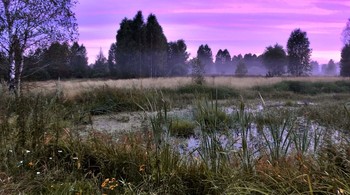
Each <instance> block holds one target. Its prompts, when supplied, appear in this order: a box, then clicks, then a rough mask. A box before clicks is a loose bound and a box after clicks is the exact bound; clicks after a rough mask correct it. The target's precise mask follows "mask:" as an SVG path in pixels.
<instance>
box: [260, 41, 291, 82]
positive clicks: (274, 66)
mask: <svg viewBox="0 0 350 195" xmlns="http://www.w3.org/2000/svg"><path fill="white" fill-rule="evenodd" d="M262 55H263V64H264V65H265V67H266V68H267V69H268V73H269V75H271V76H280V75H282V74H283V73H284V72H285V66H286V62H287V55H286V52H285V51H284V50H283V47H282V46H281V45H278V44H276V45H274V46H273V47H272V46H269V47H267V48H266V50H265V52H264V53H263V54H262Z"/></svg>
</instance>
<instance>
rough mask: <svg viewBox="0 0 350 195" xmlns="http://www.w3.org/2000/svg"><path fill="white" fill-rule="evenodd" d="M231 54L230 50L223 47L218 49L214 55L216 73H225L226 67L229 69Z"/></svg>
mask: <svg viewBox="0 0 350 195" xmlns="http://www.w3.org/2000/svg"><path fill="white" fill-rule="evenodd" d="M231 65H232V63H231V55H230V52H229V51H228V50H227V49H225V50H221V49H219V51H218V53H217V54H216V56H215V67H216V73H217V74H221V75H222V74H225V73H226V72H227V70H228V69H231V68H230V66H231Z"/></svg>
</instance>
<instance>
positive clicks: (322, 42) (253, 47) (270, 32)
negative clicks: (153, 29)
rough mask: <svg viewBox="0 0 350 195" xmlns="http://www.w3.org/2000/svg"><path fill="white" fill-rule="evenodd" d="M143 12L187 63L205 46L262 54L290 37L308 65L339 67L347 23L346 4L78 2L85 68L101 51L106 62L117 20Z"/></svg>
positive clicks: (309, 0) (308, 0)
mask: <svg viewBox="0 0 350 195" xmlns="http://www.w3.org/2000/svg"><path fill="white" fill-rule="evenodd" d="M138 10H142V12H143V15H144V18H145V19H146V18H147V16H148V15H149V14H150V13H153V14H155V15H156V16H157V19H158V22H159V23H160V25H161V26H162V27H163V31H164V33H165V36H166V37H167V39H168V42H169V41H176V40H178V39H184V40H185V42H186V44H187V47H188V52H189V53H191V57H194V56H195V55H196V52H197V49H198V47H199V46H200V45H201V44H208V45H209V47H211V49H212V51H213V55H214V56H213V57H214V58H215V55H216V53H217V51H218V50H219V49H228V50H229V52H230V54H231V55H232V56H233V55H238V54H245V53H255V54H261V53H263V52H264V50H265V48H266V47H267V46H269V45H274V44H275V43H279V44H281V45H282V46H283V47H284V48H285V47H286V44H287V40H288V38H289V35H290V33H291V31H293V30H294V29H295V28H301V29H302V30H303V31H306V32H307V35H308V38H309V40H310V47H311V48H312V49H313V52H312V59H314V60H317V61H319V62H320V63H327V62H328V61H329V59H334V60H335V61H339V59H340V50H341V48H342V42H341V32H342V30H343V28H344V27H345V24H346V22H347V20H348V18H349V17H350V11H349V10H350V1H348V0H220V1H218V0H186V1H183V0H176V1H175V0H174V1H170V0H99V1H96V0H80V1H79V4H78V5H77V7H76V8H75V12H76V16H77V19H78V24H79V33H80V37H79V43H80V44H84V45H85V47H86V48H87V51H88V57H89V63H93V62H94V61H95V58H96V55H97V54H98V52H99V50H100V48H102V50H103V53H104V54H105V56H106V57H107V54H108V50H109V47H110V45H111V43H113V42H115V36H116V32H117V30H118V29H119V24H120V22H121V20H122V19H123V18H125V17H127V18H133V17H134V16H135V14H136V12H137V11H138Z"/></svg>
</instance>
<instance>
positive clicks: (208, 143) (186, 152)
mask: <svg viewBox="0 0 350 195" xmlns="http://www.w3.org/2000/svg"><path fill="white" fill-rule="evenodd" d="M26 85H27V86H26V89H27V90H28V91H25V92H24V93H23V95H22V96H21V97H18V98H15V97H13V96H12V95H11V94H9V93H8V92H7V91H6V88H4V87H3V88H1V89H0V109H1V112H0V132H1V133H0V159H2V161H1V162H0V194H23V193H24V194H350V140H349V133H350V122H349V121H350V103H349V102H350V80H349V79H348V78H338V77H305V78H262V77H249V78H234V77H207V78H206V84H205V85H195V84H192V83H191V78H189V77H186V78H159V79H140V80H136V79H135V80H115V81H112V80H104V81H98V80H91V81H87V80H85V81H84V80H74V81H69V80H68V81H59V82H57V81H50V82H36V83H26ZM34 87H36V88H34ZM32 92H34V93H32ZM38 92H39V93H38Z"/></svg>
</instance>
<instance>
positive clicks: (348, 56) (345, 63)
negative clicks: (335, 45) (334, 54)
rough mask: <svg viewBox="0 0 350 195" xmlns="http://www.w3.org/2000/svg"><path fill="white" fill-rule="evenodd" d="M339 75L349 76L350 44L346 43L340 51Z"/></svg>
mask: <svg viewBox="0 0 350 195" xmlns="http://www.w3.org/2000/svg"><path fill="white" fill-rule="evenodd" d="M340 76H343V77H350V44H346V45H345V46H344V47H343V49H342V51H341V59H340Z"/></svg>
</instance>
